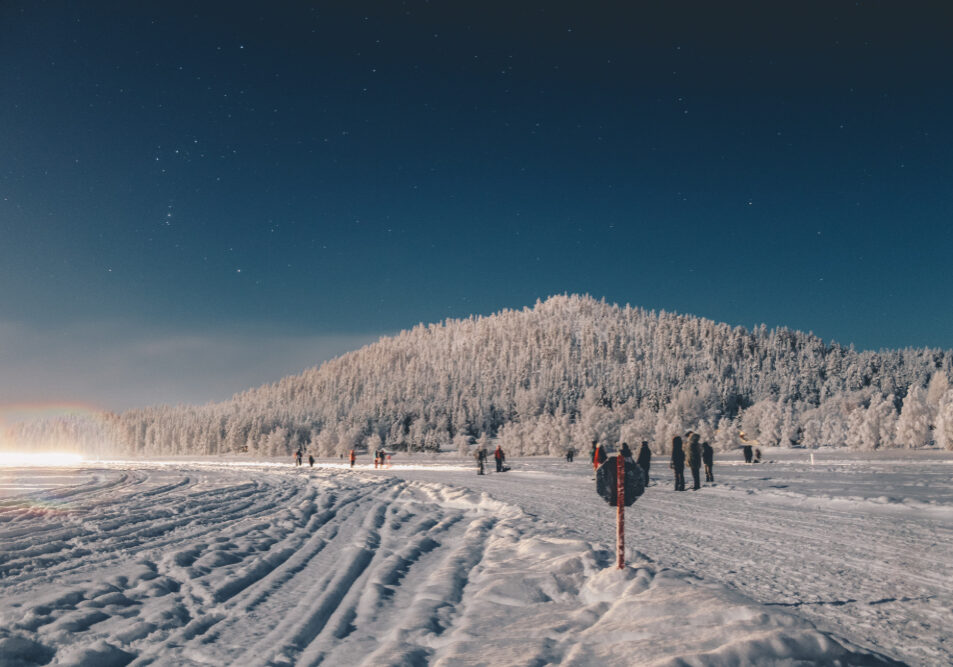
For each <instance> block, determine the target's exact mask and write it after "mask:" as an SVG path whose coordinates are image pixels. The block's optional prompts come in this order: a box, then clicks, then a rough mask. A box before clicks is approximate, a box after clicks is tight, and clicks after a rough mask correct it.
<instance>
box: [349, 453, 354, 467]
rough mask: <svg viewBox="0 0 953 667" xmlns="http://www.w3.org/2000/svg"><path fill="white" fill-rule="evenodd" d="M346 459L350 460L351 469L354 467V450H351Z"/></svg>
mask: <svg viewBox="0 0 953 667" xmlns="http://www.w3.org/2000/svg"><path fill="white" fill-rule="evenodd" d="M348 458H349V459H350V460H351V467H352V468H353V467H354V450H353V449H352V450H351V453H350V455H349V457H348Z"/></svg>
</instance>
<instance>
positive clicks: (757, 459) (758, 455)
mask: <svg viewBox="0 0 953 667" xmlns="http://www.w3.org/2000/svg"><path fill="white" fill-rule="evenodd" d="M754 462H755V463H761V449H760V448H758V447H755V448H754Z"/></svg>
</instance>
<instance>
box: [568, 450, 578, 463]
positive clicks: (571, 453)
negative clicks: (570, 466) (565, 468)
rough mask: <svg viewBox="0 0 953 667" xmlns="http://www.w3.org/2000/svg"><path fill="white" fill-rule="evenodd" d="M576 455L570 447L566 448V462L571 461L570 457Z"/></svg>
mask: <svg viewBox="0 0 953 667" xmlns="http://www.w3.org/2000/svg"><path fill="white" fill-rule="evenodd" d="M575 455H576V452H575V451H574V450H573V448H572V447H570V448H569V449H567V450H566V463H572V457H573V456H575Z"/></svg>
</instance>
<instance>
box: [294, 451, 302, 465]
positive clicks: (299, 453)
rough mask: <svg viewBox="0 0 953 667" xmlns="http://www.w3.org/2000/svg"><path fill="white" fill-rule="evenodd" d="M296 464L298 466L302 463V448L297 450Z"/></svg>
mask: <svg viewBox="0 0 953 667" xmlns="http://www.w3.org/2000/svg"><path fill="white" fill-rule="evenodd" d="M295 465H296V466H299V465H301V450H300V449H299V450H298V451H296V452H295Z"/></svg>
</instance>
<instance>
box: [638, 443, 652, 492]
mask: <svg viewBox="0 0 953 667" xmlns="http://www.w3.org/2000/svg"><path fill="white" fill-rule="evenodd" d="M635 462H636V463H638V464H639V467H640V468H642V472H643V473H644V474H645V484H646V485H648V483H649V466H650V465H651V464H652V450H651V449H649V443H648V440H643V441H642V446H641V447H639V456H638V458H637V459H636V460H635Z"/></svg>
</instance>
